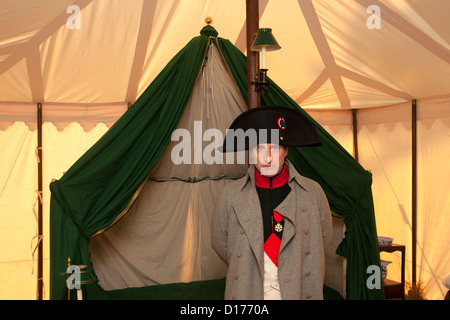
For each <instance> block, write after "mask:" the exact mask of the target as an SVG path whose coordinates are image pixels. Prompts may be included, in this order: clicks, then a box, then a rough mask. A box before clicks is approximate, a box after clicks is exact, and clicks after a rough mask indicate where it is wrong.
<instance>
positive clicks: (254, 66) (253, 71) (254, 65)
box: [246, 0, 260, 109]
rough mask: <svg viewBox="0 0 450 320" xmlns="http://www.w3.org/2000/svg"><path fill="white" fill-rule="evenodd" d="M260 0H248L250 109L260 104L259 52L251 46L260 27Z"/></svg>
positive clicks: (248, 94)
mask: <svg viewBox="0 0 450 320" xmlns="http://www.w3.org/2000/svg"><path fill="white" fill-rule="evenodd" d="M258 1H259V0H247V1H246V15H247V106H248V108H249V109H252V108H255V107H258V106H259V105H260V101H259V100H260V98H259V93H258V92H256V90H255V84H252V81H256V80H257V79H258V78H259V74H258V73H259V72H258V71H259V53H258V52H254V51H252V50H251V49H250V48H251V46H252V44H253V41H254V40H255V37H256V33H257V32H258V28H259V6H258Z"/></svg>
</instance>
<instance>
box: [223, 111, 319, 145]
mask: <svg viewBox="0 0 450 320" xmlns="http://www.w3.org/2000/svg"><path fill="white" fill-rule="evenodd" d="M249 129H252V130H249ZM261 129H266V130H262V131H261ZM272 129H274V130H277V131H275V134H276V132H278V138H279V139H278V141H276V142H272V143H277V144H281V145H285V146H292V147H318V146H321V145H322V141H321V140H320V138H319V135H318V134H317V131H316V128H315V127H314V125H313V124H312V123H311V121H310V120H309V119H308V118H307V117H306V116H305V115H303V114H302V113H300V112H299V111H297V110H295V109H293V108H289V107H284V106H262V107H257V108H253V109H250V110H248V111H245V112H243V113H242V114H240V115H239V116H238V117H237V118H236V119H235V120H234V121H233V123H232V124H231V126H230V128H229V129H228V131H227V134H226V136H225V140H224V142H223V145H222V147H220V148H219V150H220V151H222V152H236V151H243V150H248V149H249V148H251V147H253V146H254V145H255V144H259V143H271V137H272V136H271V132H272V131H271V130H272ZM255 133H256V141H255V139H252V137H253V136H252V134H253V135H254V134H255ZM275 137H276V136H275Z"/></svg>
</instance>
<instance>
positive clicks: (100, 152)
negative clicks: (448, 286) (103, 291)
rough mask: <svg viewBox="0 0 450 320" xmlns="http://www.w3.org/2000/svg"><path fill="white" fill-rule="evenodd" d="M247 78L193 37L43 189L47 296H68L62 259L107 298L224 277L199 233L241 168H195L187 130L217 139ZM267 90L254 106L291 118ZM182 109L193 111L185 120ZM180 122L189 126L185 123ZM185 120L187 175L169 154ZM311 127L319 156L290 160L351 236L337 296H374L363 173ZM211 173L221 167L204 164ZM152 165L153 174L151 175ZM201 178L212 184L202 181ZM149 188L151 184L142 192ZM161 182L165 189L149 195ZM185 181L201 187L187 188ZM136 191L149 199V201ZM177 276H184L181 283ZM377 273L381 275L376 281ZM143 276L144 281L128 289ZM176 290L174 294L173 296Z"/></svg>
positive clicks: (206, 39) (229, 54)
mask: <svg viewBox="0 0 450 320" xmlns="http://www.w3.org/2000/svg"><path fill="white" fill-rule="evenodd" d="M216 46H217V47H216ZM217 49H218V50H217ZM219 52H220V55H219ZM221 55H223V59H224V60H225V65H226V66H228V68H229V70H230V72H231V74H229V75H228V77H227V68H226V67H220V60H221V59H222V56H221ZM211 64H212V66H210V65H211ZM217 64H219V66H216V65H217ZM246 69H247V63H246V57H245V56H244V55H243V54H242V53H241V52H240V51H239V49H237V48H236V47H234V46H233V45H232V44H231V43H230V42H229V41H227V40H224V39H222V38H220V37H217V31H216V30H215V29H214V28H212V27H210V26H207V27H205V28H203V29H202V32H201V35H200V36H198V37H195V38H194V39H192V40H191V41H190V42H189V43H188V44H187V45H186V47H185V48H183V49H182V50H181V51H180V52H179V53H178V54H177V55H176V56H175V57H174V58H173V59H172V60H171V61H170V62H169V64H168V65H167V66H166V67H165V68H164V69H163V70H162V71H161V73H160V74H159V75H158V77H156V79H155V81H153V82H152V83H151V84H150V85H149V87H148V88H147V89H146V90H145V92H144V93H143V94H142V95H141V96H140V97H139V99H138V100H137V101H136V102H135V103H134V104H133V106H131V108H130V109H129V110H128V111H127V112H126V113H125V114H124V115H123V116H122V117H121V118H120V119H119V120H118V121H117V122H116V123H115V124H114V126H112V127H111V129H110V130H109V131H108V132H107V133H106V134H105V135H104V136H103V137H102V138H101V139H100V140H99V141H98V143H96V144H95V145H94V146H93V147H92V148H91V149H89V150H88V151H87V152H86V153H85V154H84V155H83V156H82V157H81V158H80V159H79V160H78V161H77V162H76V163H75V164H74V165H73V166H72V167H71V168H70V169H69V170H68V171H67V172H66V173H65V174H64V176H63V177H62V178H61V179H60V180H57V181H53V182H52V184H51V185H50V189H51V191H52V197H51V208H50V235H51V238H50V257H51V260H50V271H51V273H50V276H51V290H52V297H53V298H63V297H64V294H67V287H66V282H65V281H62V280H64V279H61V277H60V276H59V274H60V273H61V272H60V271H61V270H64V268H65V267H66V266H67V257H70V258H71V259H72V262H73V263H75V264H77V265H87V266H88V270H89V271H90V272H91V273H92V274H93V277H94V278H97V276H96V275H95V274H96V273H98V270H99V269H96V268H95V267H96V266H98V267H99V268H101V269H102V272H103V273H104V275H103V279H102V281H103V283H105V285H106V286H108V287H109V288H110V289H117V288H119V289H124V288H129V287H133V288H136V287H142V286H146V284H147V285H148V284H151V285H157V284H161V283H163V284H166V283H176V282H180V281H183V282H190V281H192V280H214V279H216V278H218V277H219V278H220V277H224V276H225V273H224V272H225V270H226V268H225V267H224V266H223V263H222V264H220V263H219V262H217V260H218V259H217V255H216V254H214V253H213V252H212V250H211V243H210V238H211V236H210V234H209V230H208V229H209V227H210V220H211V214H212V211H213V209H214V203H215V201H214V200H215V199H216V197H217V196H218V195H219V194H220V190H222V188H223V186H224V182H223V181H221V180H222V179H226V180H228V181H229V180H230V179H231V180H234V179H236V178H238V177H240V176H242V175H243V174H244V173H245V172H246V166H245V163H243V164H241V165H238V164H239V163H238V161H237V159H236V162H235V161H232V163H233V164H232V165H231V168H228V167H229V166H230V162H229V161H224V160H223V159H220V158H219V159H220V160H219V161H217V162H214V163H210V164H208V163H206V164H203V165H202V162H201V161H200V162H199V161H198V159H195V158H196V155H195V153H198V152H197V150H196V149H197V147H196V144H197V143H196V141H193V140H198V138H196V136H198V135H199V134H200V137H201V139H202V140H204V139H205V138H204V137H205V134H203V132H202V131H199V130H197V129H196V128H195V122H197V123H198V122H200V123H201V124H202V125H203V126H204V127H205V128H203V130H205V132H207V131H208V130H210V129H215V128H217V129H218V128H221V129H222V131H221V132H225V130H224V129H226V128H227V126H229V125H230V124H231V120H232V119H233V118H234V117H235V116H236V115H238V114H239V113H240V112H242V111H243V110H245V106H246V104H245V101H244V98H243V96H246V84H247V75H246ZM220 70H222V71H220ZM226 78H231V79H234V81H235V82H236V84H237V87H236V86H234V91H233V80H231V81H230V83H231V84H229V85H228V86H227V85H226V83H225V84H224V82H226V80H225V79H226ZM197 87H200V88H197ZM272 87H273V88H272V89H271V90H270V92H269V93H267V94H266V95H264V96H263V97H262V101H261V104H262V105H288V106H291V107H293V108H297V109H300V108H299V107H298V105H297V104H296V103H295V102H293V101H292V100H291V99H290V98H289V97H288V96H287V95H286V94H285V93H284V92H283V91H282V90H281V89H280V88H279V87H276V85H275V84H272ZM202 88H203V90H201V89H202ZM238 89H239V90H238ZM227 90H230V93H228V92H227ZM198 91H200V92H201V93H198ZM208 92H209V94H208ZM216 92H218V93H216ZM223 92H225V93H223ZM233 92H234V94H233ZM236 92H237V93H236ZM239 94H241V95H242V96H239ZM186 108H189V109H190V110H188V111H185V109H186ZM233 110H235V112H233ZM300 110H301V109H300ZM239 111H240V112H239ZM186 113H188V114H191V113H194V114H195V116H186ZM233 113H234V117H233ZM183 116H185V117H186V118H188V120H187V121H185V122H186V123H185V125H186V126H189V125H191V123H194V127H193V130H187V132H190V133H191V134H190V135H193V136H192V137H191V138H190V139H189V140H188V141H189V151H190V150H191V146H193V150H192V152H189V153H191V155H192V156H191V157H188V158H187V161H185V162H183V164H186V166H181V167H180V166H179V163H177V161H176V160H174V154H175V155H177V152H176V146H173V145H172V146H169V147H168V145H169V142H170V141H171V140H170V139H171V137H172V139H173V132H174V130H175V129H177V128H178V127H179V123H180V119H181V118H182V117H183ZM191 119H194V121H191ZM191 126H192V125H191ZM316 126H317V128H318V130H320V135H321V139H322V141H323V142H324V145H323V146H321V147H320V148H317V149H305V150H301V149H299V148H293V149H291V150H290V152H289V159H290V161H291V162H292V164H293V165H294V166H295V167H296V168H297V170H298V171H299V172H301V173H303V174H304V175H305V176H308V177H310V178H313V179H314V180H316V181H318V182H319V183H320V184H321V185H322V186H323V188H324V190H325V192H326V194H327V197H328V199H329V201H330V206H331V208H332V210H333V212H335V213H337V214H338V215H340V216H341V217H344V218H345V224H346V230H347V231H346V233H347V235H348V237H347V238H346V239H345V240H344V242H343V243H342V245H340V247H339V248H337V247H335V248H334V250H336V249H338V250H339V252H340V253H341V254H343V255H344V256H346V257H347V265H348V268H347V277H346V278H347V291H346V296H347V297H348V298H349V299H370V298H371V299H373V298H382V297H383V291H382V287H381V285H380V287H378V288H375V289H374V288H367V286H366V282H367V274H366V270H367V268H368V267H369V266H371V265H374V266H378V267H379V266H380V261H379V251H378V244H377V236H376V227H375V217H374V211H373V203H372V193H371V188H370V187H371V174H370V173H368V172H367V171H365V170H364V169H363V168H362V167H361V166H360V165H359V164H358V163H357V162H356V161H355V160H354V158H353V157H352V156H351V155H349V154H348V153H347V151H346V150H345V149H343V148H342V147H341V146H340V145H339V144H338V143H337V142H336V141H335V140H334V139H333V138H332V137H331V136H330V135H328V134H327V133H326V131H325V130H323V129H322V128H321V127H320V126H319V125H318V124H316ZM182 128H184V126H182ZM177 130H178V129H177ZM185 130H186V129H185ZM190 135H189V136H190ZM185 139H186V138H185ZM207 140H210V139H207ZM222 141H223V139H221V138H220V137H215V146H214V145H212V148H213V149H217V147H218V146H220V145H221V143H222ZM183 142H186V141H183ZM209 145H210V147H211V144H209ZM200 147H201V149H202V150H203V149H204V150H203V151H200V155H201V156H203V158H205V154H206V153H205V152H206V148H210V147H208V146H205V147H203V146H202V145H201V144H200ZM174 152H175V153H174ZM163 153H165V154H166V156H164V155H163ZM185 153H188V152H186V150H183V156H184V154H185ZM211 153H212V154H215V153H217V151H215V152H214V151H211ZM214 157H215V156H214ZM219 157H220V155H219ZM191 158H194V160H193V161H192V160H191ZM222 158H223V157H222ZM204 161H207V159H205V160H204ZM216 163H217V164H218V165H212V164H216ZM158 164H159V166H160V167H162V168H161V169H159V170H158V169H157V170H154V168H155V166H158ZM210 165H211V166H210ZM236 165H238V168H239V169H238V168H235V167H236ZM205 166H206V168H205ZM230 171H231V172H230ZM232 173H234V174H232ZM190 175H194V176H193V177H192V176H190ZM158 176H161V177H158ZM208 178H211V180H205V179H208ZM149 179H151V180H155V179H156V181H155V183H153V184H150V185H149V186H147V182H148V180H149ZM173 180H175V181H173ZM192 180H194V182H192ZM164 181H165V182H166V183H165V187H160V186H157V185H156V184H157V183H158V182H160V183H162V182H164ZM180 181H181V184H180V183H179V182H180ZM189 183H198V184H199V185H198V186H195V187H192V186H190V185H189ZM197 188H198V189H199V190H196V189H197ZM144 189H148V190H147V192H146V193H144V191H145V190H144ZM208 190H213V192H211V191H210V192H208ZM186 193H187V194H186ZM144 194H145V195H144ZM141 198H145V199H142V200H140V199H141ZM173 198H176V201H174V199H173ZM170 202H172V203H173V205H170V204H169V203H170ZM196 202H201V203H203V206H202V205H201V204H196ZM183 204H185V205H183ZM133 206H135V207H136V209H135V212H133V219H132V220H136V221H137V222H135V223H134V224H135V226H134V227H132V226H131V225H132V224H133V223H132V222H129V220H128V221H127V222H126V223H125V220H126V219H127V216H126V215H128V214H129V212H130V211H132V207H133ZM155 215H156V217H155ZM130 219H131V218H130ZM121 220H123V221H121ZM174 220H177V221H181V223H177V222H176V221H175V222H174ZM191 220H193V221H197V223H194V222H193V221H191ZM161 221H163V222H161ZM116 223H117V224H119V223H122V224H124V223H125V225H122V226H121V228H120V229H119V231H117V232H116V233H114V234H113V235H112V236H110V235H107V236H105V237H103V238H101V240H97V239H96V237H99V236H100V237H101V235H102V234H103V233H105V234H107V233H110V232H113V228H115V224H116ZM108 229H111V230H108ZM136 238H137V239H136ZM124 242H130V245H126V244H125V243H124ZM195 243H196V244H195ZM186 247H187V248H186ZM111 251H112V252H111ZM131 251H135V253H134V254H132V253H131ZM186 256H189V257H186ZM197 256H200V258H198V259H197ZM122 264H126V265H127V266H126V267H123V266H121V265H122ZM118 265H120V267H119V266H118ZM103 266H104V267H103ZM58 270H59V271H58ZM144 270H145V271H144ZM186 270H187V271H186ZM186 273H188V274H192V275H191V276H186ZM378 275H379V276H380V277H381V273H379V274H378ZM140 277H144V278H147V279H146V280H142V279H134V278H140ZM99 278H100V277H99ZM130 278H132V279H131V280H130ZM380 279H381V278H380ZM380 279H379V281H378V283H381V281H380ZM102 281H100V282H99V284H100V285H101V284H102ZM118 282H122V283H123V287H117V286H118ZM178 292H179V291H178V290H177V289H174V293H178ZM191 295H192V296H194V297H195V296H199V294H198V293H196V292H195V291H191ZM92 296H93V297H96V295H95V294H93V295H92Z"/></svg>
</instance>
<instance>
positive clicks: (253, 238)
mask: <svg viewBox="0 0 450 320" xmlns="http://www.w3.org/2000/svg"><path fill="white" fill-rule="evenodd" d="M249 171H250V170H249ZM250 172H251V171H250ZM250 175H251V173H250ZM252 183H253V182H252V180H251V179H249V180H247V181H246V183H245V184H244V185H243V187H242V191H241V192H240V194H239V197H236V198H235V199H234V201H233V208H234V210H235V212H236V217H237V219H238V220H239V223H240V225H241V226H242V229H243V230H244V232H245V234H246V235H247V237H248V240H249V243H250V247H251V248H252V251H253V254H254V255H255V257H256V260H257V261H258V265H259V267H260V271H261V272H263V266H264V229H263V222H262V215H261V205H260V203H259V198H258V194H257V192H256V189H255V188H254V187H252Z"/></svg>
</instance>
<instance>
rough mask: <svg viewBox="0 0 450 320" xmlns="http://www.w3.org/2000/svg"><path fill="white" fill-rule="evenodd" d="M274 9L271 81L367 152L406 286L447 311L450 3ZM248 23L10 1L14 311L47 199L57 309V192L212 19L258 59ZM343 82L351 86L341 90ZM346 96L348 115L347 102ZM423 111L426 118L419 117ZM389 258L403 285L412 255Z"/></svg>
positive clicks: (156, 7)
mask: <svg viewBox="0 0 450 320" xmlns="http://www.w3.org/2000/svg"><path fill="white" fill-rule="evenodd" d="M73 5H75V7H76V6H78V8H79V9H80V15H79V18H80V20H79V21H80V22H81V23H80V25H79V26H80V28H79V29H77V28H73V27H74V26H75V27H76V24H74V22H76V19H74V18H75V17H76V15H75V13H76V11H74V9H73ZM259 5H260V7H259V13H260V25H261V26H263V27H271V28H272V29H273V30H274V34H275V36H276V38H277V40H278V41H279V42H280V44H281V45H282V50H280V51H277V52H274V53H272V54H271V55H269V56H268V66H269V75H270V76H271V78H272V79H273V80H274V81H276V83H277V84H278V85H279V86H280V87H281V88H283V90H284V91H285V92H286V93H287V94H288V95H289V96H290V97H291V98H292V99H293V100H295V101H296V102H297V103H298V104H299V105H301V106H302V107H303V108H304V109H305V110H307V111H308V113H309V114H311V115H312V116H313V118H314V119H316V120H317V121H318V122H319V123H320V124H321V125H322V126H323V127H324V128H325V129H326V130H327V131H328V132H329V133H330V134H331V135H332V136H333V137H335V138H336V140H338V141H339V142H340V143H341V145H343V146H344V147H345V149H346V150H348V151H349V153H350V154H354V153H355V152H356V151H358V155H359V157H358V161H359V162H360V163H361V164H362V165H363V166H364V167H365V168H367V169H369V170H370V171H371V172H372V174H373V179H374V181H373V192H374V202H375V212H376V219H377V229H378V231H379V233H380V234H382V235H389V236H393V237H394V239H395V240H394V241H395V242H398V243H401V244H405V245H406V280H408V281H411V279H412V276H411V274H412V271H413V268H415V270H416V271H417V279H420V280H423V281H424V282H425V283H427V286H426V288H425V293H426V296H427V298H429V299H441V298H443V296H444V295H445V290H446V289H445V288H444V287H443V285H442V280H443V279H444V278H445V276H446V275H447V274H448V265H449V261H450V260H449V259H450V254H449V252H450V250H449V247H448V246H449V242H448V239H447V230H448V228H449V224H450V219H449V216H448V214H447V212H448V207H449V205H450V204H449V198H448V195H447V193H446V184H447V181H448V180H449V179H450V171H449V168H448V166H447V165H446V161H447V160H446V159H448V156H449V155H448V152H447V150H448V148H447V147H446V146H447V145H448V136H449V128H450V125H449V121H448V119H449V117H450V114H449V110H450V99H449V90H448V83H449V81H450V80H449V76H450V72H448V68H449V56H450V55H449V48H450V47H449V38H448V36H449V34H450V30H449V27H450V24H449V20H448V17H447V12H448V11H449V10H450V8H449V5H450V3H449V2H448V1H447V0H434V1H432V2H430V1H428V0H414V1H412V0H383V1H378V0H377V1H361V0H358V1H328V0H324V1H322V0H312V1H309V0H300V1H297V0H288V1H283V5H282V6H280V5H279V3H278V2H277V1H266V0H260V1H259ZM371 5H374V6H375V7H378V8H379V9H380V11H379V12H380V14H381V16H380V17H379V19H378V20H376V19H377V18H376V15H374V11H371V10H368V9H369V6H371ZM245 10H246V8H245V1H241V0H231V1H226V2H224V1H220V0H219V1H215V0H205V1H202V0H200V1H194V2H193V1H170V0H169V1H147V0H130V1H127V5H126V6H124V5H123V1H115V0H110V1H108V2H105V1H89V0H87V1H86V0H81V1H69V0H67V1H65V0H46V1H39V2H36V1H33V0H25V1H20V2H17V1H2V2H0V15H1V19H0V20H1V21H2V26H3V28H1V31H0V39H1V43H0V57H1V58H0V64H1V65H0V83H1V85H0V100H1V101H0V113H1V114H0V140H1V145H2V146H5V145H7V146H8V147H7V149H6V151H5V152H4V154H3V156H2V158H1V159H0V165H1V168H2V170H1V171H0V186H1V189H0V190H1V193H0V212H1V225H2V227H1V228H2V229H1V230H2V233H1V235H2V236H1V238H0V239H1V240H0V246H1V249H0V259H1V260H0V268H1V272H0V295H1V297H2V298H7V299H8V298H13V299H23V298H25V299H34V298H35V297H36V267H37V252H36V251H34V248H35V245H36V243H37V240H38V239H40V237H38V236H37V232H36V219H35V215H34V214H35V213H37V206H38V203H39V202H40V199H41V198H42V200H43V202H42V204H43V207H44V233H43V244H44V257H43V260H44V276H43V280H44V282H45V286H44V297H46V298H48V297H49V290H48V288H49V282H48V281H49V280H48V279H49V276H48V259H49V250H48V244H49V241H48V237H49V232H48V212H49V202H50V196H49V190H48V188H47V185H48V184H49V183H50V181H51V179H52V178H59V177H60V176H61V175H62V173H63V171H65V170H67V168H69V167H70V166H71V165H72V164H73V162H75V161H76V160H77V159H78V158H79V157H80V156H81V155H82V154H83V153H84V152H85V151H86V150H87V149H88V148H89V147H90V146H91V145H92V144H94V142H95V141H97V140H98V139H99V138H100V137H101V136H102V135H103V134H104V133H105V132H106V131H107V130H108V128H109V127H110V126H111V125H112V124H113V123H114V122H115V121H116V120H117V119H118V118H119V117H120V116H121V115H122V114H123V113H124V112H125V111H126V110H127V104H128V102H134V101H135V99H136V98H135V97H137V96H139V95H140V94H141V93H142V92H143V90H144V89H145V88H146V87H147V86H148V84H149V83H150V82H151V81H152V80H153V79H154V78H155V76H156V75H157V74H158V73H159V72H160V70H161V68H162V66H164V65H165V64H166V63H167V62H168V60H169V59H170V58H171V57H172V55H173V52H175V51H177V50H179V49H181V48H182V47H183V46H184V45H185V44H186V42H187V41H189V40H190V39H191V38H192V36H193V35H194V34H196V33H197V32H198V30H200V29H201V27H202V26H203V24H204V19H205V17H206V16H207V15H209V16H212V17H213V21H214V22H213V24H214V26H216V27H217V29H218V30H220V31H221V35H222V36H224V37H226V38H227V39H230V41H231V42H232V43H233V44H234V45H236V47H238V48H239V49H240V50H241V51H242V52H244V53H245V50H246V44H245V24H246V22H245ZM186 12H189V14H186ZM367 22H375V23H376V22H379V24H378V26H379V28H377V26H376V24H375V25H373V26H374V27H375V28H373V29H370V28H368V26H367ZM181 26H182V27H181ZM181 29H182V30H181ZM329 75H333V76H332V77H330V76H329ZM340 81H342V84H343V86H336V85H335V84H336V83H337V84H339V83H340ZM337 88H339V89H340V90H339V91H337ZM343 93H344V94H343ZM346 96H347V97H348V98H349V100H346V99H342V98H343V97H344V98H345V97H346ZM413 98H414V99H416V100H417V117H413V113H412V110H411V99H413ZM345 101H347V102H348V101H349V102H350V104H348V103H342V102H345ZM38 102H42V113H43V124H42V135H43V145H44V146H43V149H42V151H43V158H41V159H37V157H36V140H37V133H38V131H39V126H38V124H37V121H36V105H37V103H38ZM350 109H353V110H350ZM363 109H364V110H363ZM352 116H354V119H356V120H357V128H356V129H357V130H353V129H354V122H353V121H352ZM414 125H416V127H417V131H416V133H415V134H414V132H413V130H412V128H413V127H414ZM353 133H355V137H356V138H357V141H356V144H355V143H354V141H353ZM412 136H415V137H416V141H417V152H416V153H414V152H413V144H412ZM355 146H356V147H355ZM414 154H416V155H417V169H418V170H417V174H418V176H417V185H416V187H414V185H413V184H412V175H413V174H412V162H413V158H414V156H413V155H414ZM38 160H40V164H41V165H42V166H43V178H44V188H43V191H42V193H41V194H38V193H37V192H36V189H37V187H36V186H37V173H36V171H37V170H36V167H37V164H38ZM413 190H416V191H417V195H418V197H417V201H416V205H414V204H413V201H412V191H413ZM41 196H42V197H41ZM414 207H416V210H417V223H416V224H415V225H416V228H417V238H416V240H415V241H413V240H412V238H411V234H412V232H413V231H412V229H413V228H414V222H413V220H414V219H413V214H412V212H413V211H414ZM30 242H31V246H30ZM414 247H416V248H417V257H416V259H414V258H413V257H412V249H413V248H414ZM33 253H34V255H33ZM393 256H394V258H393ZM386 259H387V260H394V263H393V264H391V265H389V267H388V269H389V274H390V275H391V276H392V277H394V279H395V278H396V277H397V278H398V277H399V273H400V272H399V269H400V267H399V262H400V258H399V256H397V255H390V256H388V257H386ZM414 260H415V261H416V263H417V265H416V267H414V264H413V261H414ZM33 261H34V263H33ZM17 279H20V281H18V280H17Z"/></svg>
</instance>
